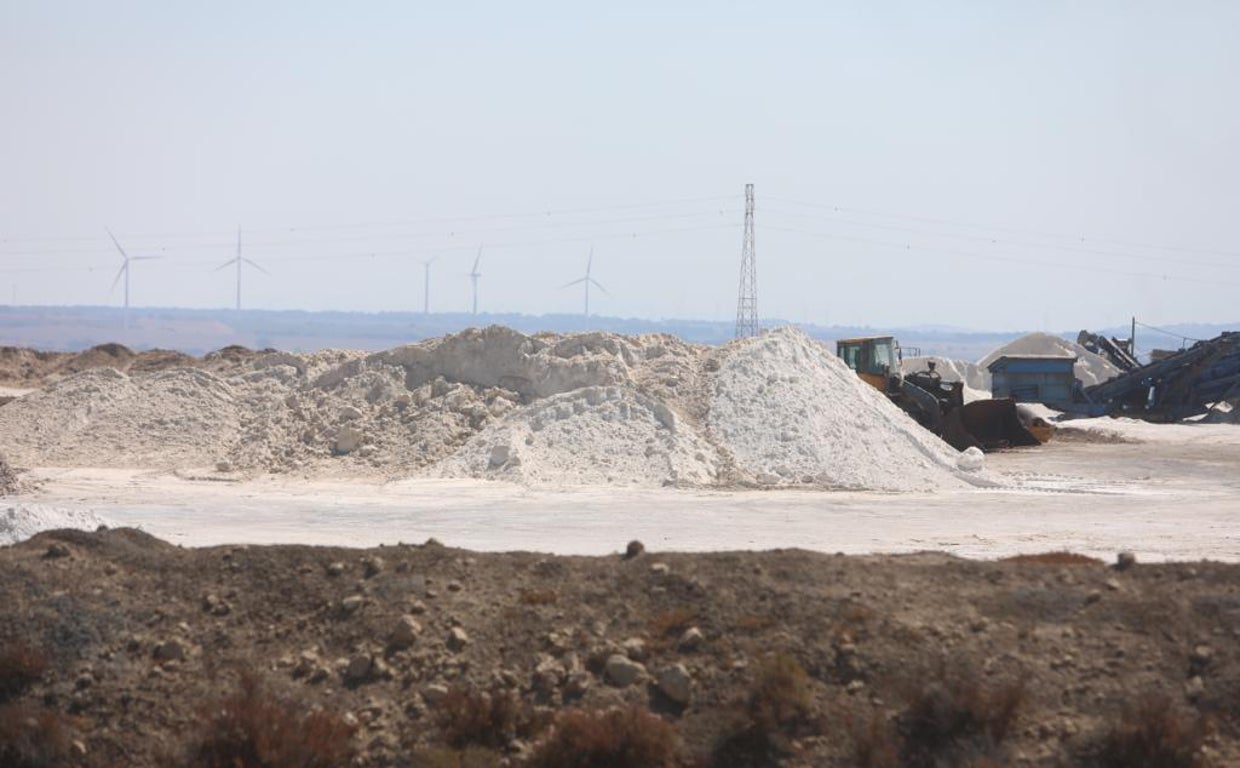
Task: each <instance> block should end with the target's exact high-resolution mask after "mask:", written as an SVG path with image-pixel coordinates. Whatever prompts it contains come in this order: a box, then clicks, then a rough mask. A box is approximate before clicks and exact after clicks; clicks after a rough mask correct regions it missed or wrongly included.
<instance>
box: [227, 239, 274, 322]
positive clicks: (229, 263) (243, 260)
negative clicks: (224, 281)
mask: <svg viewBox="0 0 1240 768" xmlns="http://www.w3.org/2000/svg"><path fill="white" fill-rule="evenodd" d="M234 264H236V265H237V311H238V312H240V311H241V265H242V264H249V265H250V266H251V267H254V268H255V269H257V270H258V271H259V272H262V273H263V274H264V275H270V274H271V273H270V272H268V271H267V270H265V269H263V268H262V267H260V266H259V265H257V264H255V263H254V262H253V261H251V260H250V259H247V258H245V257H244V256H242V255H241V227H237V255H236V257H235V258H232V259H229V260H228V261H226V262H224V263H223V264H221V265H219V266H218V267H216V268H215V271H216V272H219V271H220V270H221V269H225V268H227V267H231V266H232V265H234Z"/></svg>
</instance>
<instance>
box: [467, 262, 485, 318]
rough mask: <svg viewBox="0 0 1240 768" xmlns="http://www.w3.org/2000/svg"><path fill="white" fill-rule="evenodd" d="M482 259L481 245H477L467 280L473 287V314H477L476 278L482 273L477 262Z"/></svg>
mask: <svg viewBox="0 0 1240 768" xmlns="http://www.w3.org/2000/svg"><path fill="white" fill-rule="evenodd" d="M480 261H482V246H481V245H480V246H478V257H477V258H475V259H474V268H473V269H471V270H470V271H469V282H470V283H471V284H472V285H473V287H474V314H475V315H476V314H478V278H480V277H482V273H481V272H479V271H478V262H480Z"/></svg>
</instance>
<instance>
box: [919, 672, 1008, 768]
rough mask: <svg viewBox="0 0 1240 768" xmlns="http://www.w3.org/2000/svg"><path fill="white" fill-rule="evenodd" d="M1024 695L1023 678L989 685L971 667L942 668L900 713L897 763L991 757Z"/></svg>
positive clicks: (925, 765)
mask: <svg viewBox="0 0 1240 768" xmlns="http://www.w3.org/2000/svg"><path fill="white" fill-rule="evenodd" d="M1025 695H1026V688H1025V679H1024V678H1023V677H1022V678H1018V679H1016V680H1014V681H1010V682H1003V683H997V684H995V685H993V686H987V685H985V684H983V683H982V681H981V680H980V679H979V678H978V677H977V675H975V674H973V673H972V672H970V671H966V670H960V671H957V672H956V673H954V674H948V673H947V672H946V671H944V670H940V672H939V674H938V676H937V679H935V680H933V681H932V682H931V683H929V684H928V685H926V686H925V687H924V688H922V689H921V690H920V691H919V692H918V693H917V694H916V695H914V696H913V698H912V700H911V701H910V702H909V705H908V707H907V708H906V709H905V711H904V713H903V714H902V715H901V718H900V732H901V736H902V737H903V743H902V745H901V749H900V764H901V765H902V766H906V767H907V768H932V767H933V766H937V765H941V764H943V761H944V760H945V759H946V760H948V762H949V763H953V764H954V763H959V764H967V763H968V762H969V761H973V760H977V759H979V758H985V757H987V756H989V755H991V754H992V753H994V752H996V751H997V750H998V747H999V746H1000V745H1001V744H1002V743H1003V741H1004V740H1005V739H1006V738H1007V736H1008V734H1009V733H1010V732H1011V730H1012V725H1013V724H1014V723H1015V722H1016V715H1017V713H1018V712H1019V711H1020V708H1021V707H1022V706H1023V704H1024V701H1025Z"/></svg>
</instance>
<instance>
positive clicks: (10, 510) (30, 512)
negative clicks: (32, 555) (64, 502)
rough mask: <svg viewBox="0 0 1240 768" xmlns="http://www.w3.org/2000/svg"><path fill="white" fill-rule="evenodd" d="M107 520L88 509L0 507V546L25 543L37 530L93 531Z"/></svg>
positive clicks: (33, 506) (26, 506)
mask: <svg viewBox="0 0 1240 768" xmlns="http://www.w3.org/2000/svg"><path fill="white" fill-rule="evenodd" d="M107 524H108V523H107V521H106V520H104V519H103V518H102V517H100V516H99V515H97V514H95V513H94V512H91V511H89V510H75V509H61V508H58V507H47V506H43V505H39V504H17V505H10V506H0V547H5V546H9V545H10V544H17V543H18V542H21V541H25V540H26V539H29V538H30V537H31V536H34V535H35V534H36V533H39V532H40V531H53V530H56V529H58V528H74V529H77V530H80V531H93V530H95V529H97V528H98V527H99V526H101V525H107Z"/></svg>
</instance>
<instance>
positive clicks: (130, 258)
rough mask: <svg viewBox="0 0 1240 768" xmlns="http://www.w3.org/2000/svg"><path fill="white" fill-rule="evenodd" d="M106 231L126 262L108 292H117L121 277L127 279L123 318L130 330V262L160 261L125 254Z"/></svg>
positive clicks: (114, 237)
mask: <svg viewBox="0 0 1240 768" xmlns="http://www.w3.org/2000/svg"><path fill="white" fill-rule="evenodd" d="M104 229H105V230H106V231H107V233H108V237H110V238H112V243H113V244H114V245H115V246H116V250H118V251H120V252H121V258H123V259H124V260H125V262H124V263H123V264H121V268H120V270H119V271H118V272H117V273H116V279H115V280H113V281H112V287H111V288H109V289H108V290H109V291H114V290H116V284H117V283H119V282H120V281H121V277H124V278H125V313H124V315H123V318H124V319H123V323H124V325H125V328H126V329H128V328H129V262H131V261H149V260H151V259H158V258H159V257H158V256H130V255H129V254H127V253H125V249H124V248H122V247H121V244H120V243H119V242H118V241H117V239H116V235H114V234H112V230H110V229H107V228H106V227H105V228H104Z"/></svg>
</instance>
